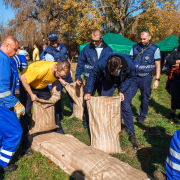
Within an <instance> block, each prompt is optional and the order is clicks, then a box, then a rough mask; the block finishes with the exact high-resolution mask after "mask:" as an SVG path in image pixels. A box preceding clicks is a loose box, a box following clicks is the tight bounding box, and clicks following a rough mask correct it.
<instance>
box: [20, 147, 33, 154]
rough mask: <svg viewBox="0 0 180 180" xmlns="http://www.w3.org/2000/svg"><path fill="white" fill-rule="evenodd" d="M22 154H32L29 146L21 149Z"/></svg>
mask: <svg viewBox="0 0 180 180" xmlns="http://www.w3.org/2000/svg"><path fill="white" fill-rule="evenodd" d="M22 154H24V155H27V156H29V155H31V154H32V150H31V148H28V149H27V150H25V149H23V150H22Z"/></svg>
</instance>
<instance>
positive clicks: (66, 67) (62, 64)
mask: <svg viewBox="0 0 180 180" xmlns="http://www.w3.org/2000/svg"><path fill="white" fill-rule="evenodd" d="M62 70H63V71H66V72H67V73H69V71H70V63H69V62H68V61H66V60H63V61H59V62H58V63H57V71H58V72H61V71H62Z"/></svg>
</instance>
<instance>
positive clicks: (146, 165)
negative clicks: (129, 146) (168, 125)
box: [135, 123, 172, 175]
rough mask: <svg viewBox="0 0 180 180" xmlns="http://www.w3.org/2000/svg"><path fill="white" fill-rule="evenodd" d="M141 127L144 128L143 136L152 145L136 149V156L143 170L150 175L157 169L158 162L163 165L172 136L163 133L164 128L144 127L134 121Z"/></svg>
mask: <svg viewBox="0 0 180 180" xmlns="http://www.w3.org/2000/svg"><path fill="white" fill-rule="evenodd" d="M135 124H136V125H137V126H139V127H140V128H141V129H144V134H143V136H144V137H145V139H146V141H147V142H148V143H149V144H151V146H152V147H145V148H141V149H139V150H137V157H138V160H139V162H140V163H141V168H142V170H143V171H144V172H146V173H148V174H150V175H152V174H153V172H154V171H155V170H156V169H158V168H159V167H158V164H161V165H162V166H163V167H164V166H165V161H166V158H167V154H168V150H169V146H170V141H171V138H172V136H171V135H168V134H166V133H165V128H163V127H160V126H156V127H146V126H144V125H141V124H139V123H135Z"/></svg>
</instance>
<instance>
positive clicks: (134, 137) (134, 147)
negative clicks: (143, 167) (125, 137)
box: [129, 133, 138, 150]
mask: <svg viewBox="0 0 180 180" xmlns="http://www.w3.org/2000/svg"><path fill="white" fill-rule="evenodd" d="M129 140H130V141H131V143H132V145H133V149H134V150H137V149H138V145H137V143H136V136H135V133H131V134H130V136H129Z"/></svg>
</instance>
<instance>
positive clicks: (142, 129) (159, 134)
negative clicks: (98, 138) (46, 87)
mask: <svg viewBox="0 0 180 180" xmlns="http://www.w3.org/2000/svg"><path fill="white" fill-rule="evenodd" d="M166 80H167V76H166V75H161V81H160V84H159V87H158V89H157V90H152V94H151V98H150V104H149V114H148V115H147V119H146V124H145V125H139V124H138V123H137V121H136V117H137V115H138V114H139V106H140V92H139V91H138V93H137V94H136V96H135V97H134V99H133V101H132V109H133V115H134V116H133V118H134V127H135V132H136V137H137V142H138V145H139V149H138V150H137V151H135V150H133V149H132V145H131V143H130V142H129V140H128V135H127V132H126V131H125V126H124V123H123V122H122V131H121V132H120V142H121V147H122V150H123V151H124V153H122V154H114V155H113V156H114V157H116V158H118V159H119V160H121V161H124V162H127V163H128V164H130V165H131V166H133V167H135V168H137V169H140V170H143V171H145V172H146V173H148V174H149V175H151V176H152V174H153V171H154V170H156V169H160V170H161V171H162V172H164V165H165V160H166V157H167V153H168V150H169V145H170V140H171V137H172V135H173V133H174V132H175V131H176V130H177V129H179V128H180V123H179V122H178V121H176V120H174V122H173V123H171V121H170V120H168V116H169V115H170V112H171V108H170V106H171V103H170V101H171V98H170V95H169V94H168V93H167V91H166V90H165V84H166ZM153 82H154V80H153ZM117 94H118V93H117V90H116V91H115V93H114V95H117ZM62 102H63V107H64V112H63V114H64V116H63V119H62V126H63V129H64V131H65V132H66V133H69V134H72V135H73V136H75V137H76V138H78V139H79V140H80V141H82V142H84V143H85V144H87V145H90V138H89V134H88V130H84V129H83V126H82V122H81V121H80V120H78V119H76V118H68V117H69V116H70V115H71V111H70V105H69V102H68V98H67V95H66V93H65V91H64V92H63V94H62ZM177 113H180V111H179V110H178V111H177ZM13 161H14V162H15V163H16V164H17V165H18V166H19V167H18V169H17V170H16V171H15V172H13V173H6V174H2V173H0V179H5V180H11V179H13V180H14V179H18V180H19V179H23V180H25V179H31V180H34V179H41V180H44V179H61V180H67V179H73V178H72V177H70V176H69V175H67V174H66V173H64V172H63V171H62V170H61V169H60V168H59V167H57V166H56V165H55V164H54V163H53V162H50V163H49V161H48V158H46V157H44V156H42V155H41V154H40V153H37V152H34V153H33V155H31V156H21V155H20V150H19V149H18V150H17V152H16V154H15V156H14V158H13Z"/></svg>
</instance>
